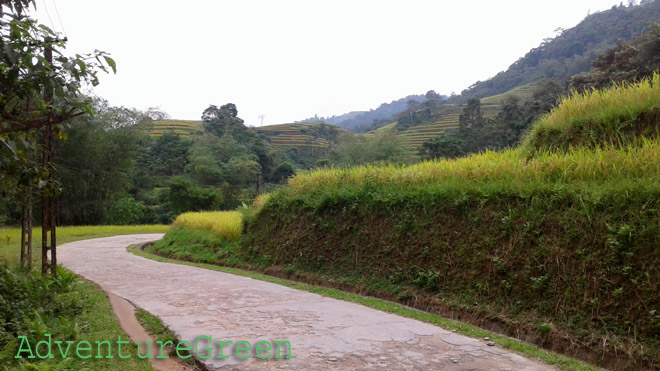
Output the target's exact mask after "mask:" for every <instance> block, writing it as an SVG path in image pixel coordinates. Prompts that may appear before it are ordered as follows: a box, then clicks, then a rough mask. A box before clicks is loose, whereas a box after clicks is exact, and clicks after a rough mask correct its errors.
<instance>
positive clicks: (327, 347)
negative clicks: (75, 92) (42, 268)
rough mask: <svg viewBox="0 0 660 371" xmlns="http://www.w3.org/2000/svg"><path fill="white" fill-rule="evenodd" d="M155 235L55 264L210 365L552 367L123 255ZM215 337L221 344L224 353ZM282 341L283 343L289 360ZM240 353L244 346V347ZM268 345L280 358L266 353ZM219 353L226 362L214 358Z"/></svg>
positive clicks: (326, 302)
mask: <svg viewBox="0 0 660 371" xmlns="http://www.w3.org/2000/svg"><path fill="white" fill-rule="evenodd" d="M161 237H162V235H161V234H144V235H130V236H117V237H108V238H100V239H94V240H86V241H79V242H74V243H69V244H65V245H62V246H60V247H59V248H58V258H59V261H60V262H61V263H62V264H63V265H64V266H65V267H67V268H68V269H71V270H73V271H74V272H76V273H78V274H79V275H81V276H83V277H85V278H87V279H89V280H91V281H94V282H96V283H98V284H99V285H100V286H101V287H102V288H103V289H104V290H106V291H107V292H109V293H112V294H115V295H117V296H120V297H123V298H125V299H126V300H128V301H130V302H132V303H133V304H134V305H136V306H137V307H140V308H143V309H145V310H147V311H149V312H151V313H152V314H154V315H156V316H158V317H159V318H160V319H161V320H162V321H163V322H164V323H165V324H166V325H167V326H169V328H170V329H171V330H172V331H174V332H175V333H176V334H177V335H178V336H179V338H180V339H182V340H188V341H190V342H191V343H192V344H193V346H194V342H195V341H196V340H198V339H199V340H200V342H199V344H198V349H199V350H200V355H201V356H202V357H204V356H205V355H206V354H208V353H207V352H206V351H205V350H203V348H207V347H210V345H209V344H208V343H207V341H208V338H200V336H203V335H206V336H210V337H211V339H212V341H213V342H214V344H215V347H214V348H213V351H212V353H211V354H210V355H211V356H212V357H211V358H209V359H201V361H202V362H203V363H204V364H205V365H206V366H207V367H208V368H209V369H216V368H222V369H230V370H231V369H251V370H289V369H299V370H328V369H351V370H382V369H389V370H401V369H405V370H417V369H419V370H435V369H443V370H445V369H446V370H550V369H554V368H552V367H550V366H548V365H545V364H543V363H541V362H540V361H536V360H530V359H527V358H524V357H522V356H520V355H518V354H515V353H512V352H510V351H508V350H504V349H502V348H500V347H499V346H488V345H487V344H486V341H484V340H481V339H473V338H469V337H466V336H462V335H458V334H456V333H453V332H451V331H447V330H444V329H442V328H440V327H437V326H433V325H430V324H427V323H424V322H420V321H416V320H413V319H409V318H404V317H399V316H396V315H393V314H389V313H384V312H381V311H378V310H375V309H371V308H367V307H364V306H361V305H358V304H354V303H349V302H344V301H341V300H335V299H330V298H326V297H323V296H320V295H316V294H312V293H309V292H305V291H299V290H295V289H291V288H288V287H284V286H280V285H276V284H272V283H268V282H263V281H258V280H254V279H251V278H246V277H241V276H235V275H232V274H227V273H222V272H216V271H211V270H207V269H202V268H196V267H190V266H185V265H179V264H169V263H159V262H156V261H153V260H149V259H145V258H141V257H138V256H135V255H133V254H131V253H129V252H127V251H126V247H127V246H129V245H132V244H137V243H143V242H147V241H153V240H157V239H160V238H161ZM109 340H110V339H109ZM241 340H245V341H248V342H249V344H250V345H251V348H252V349H251V350H240V349H239V350H238V354H240V355H242V356H244V357H247V356H250V355H251V358H247V359H241V358H239V357H238V356H237V349H236V348H237V343H238V342H239V341H241ZM216 341H222V342H223V343H224V346H223V349H222V352H221V351H220V345H219V344H217V343H215V342H216ZM227 341H232V344H229V343H226V342H227ZM260 341H264V342H262V343H259V342H260ZM277 341H280V343H276V342H277ZM284 341H289V342H290V344H291V350H290V354H287V350H288V345H287V343H285V342H284ZM269 346H270V347H271V349H270V351H269V350H268V347H269ZM238 347H239V348H247V347H248V343H242V344H239V345H238ZM256 348H260V350H259V351H258V352H257V349H256ZM276 348H279V349H280V350H281V353H280V356H281V357H282V358H277V359H276V358H275V357H274V356H276V351H275V349H276ZM220 355H224V356H228V358H217V357H218V356H220ZM257 355H259V356H261V357H266V356H268V355H270V356H271V357H270V358H269V359H262V358H260V357H257ZM287 355H291V356H293V358H286V356H287Z"/></svg>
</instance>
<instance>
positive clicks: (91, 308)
mask: <svg viewBox="0 0 660 371" xmlns="http://www.w3.org/2000/svg"><path fill="white" fill-rule="evenodd" d="M0 270H2V272H0V285H3V286H4V287H3V288H2V292H3V295H2V298H3V300H2V304H0V306H1V307H2V315H1V316H0V317H2V319H3V321H2V323H1V324H0V345H1V348H2V351H0V369H2V370H50V369H52V370H152V367H151V365H150V363H149V362H148V361H147V360H141V359H139V358H137V357H136V356H133V357H131V358H128V359H119V358H118V357H117V355H116V352H115V354H114V355H115V358H113V359H105V358H102V359H96V358H90V359H81V358H78V357H76V356H75V354H73V355H72V354H69V355H68V357H67V358H65V359H62V358H61V356H56V358H54V359H46V360H30V359H20V360H18V359H15V358H14V356H15V355H16V354H17V351H18V349H19V346H20V343H19V340H18V338H17V337H18V336H19V335H23V336H27V337H28V339H29V341H30V343H31V348H32V349H34V347H35V345H36V343H37V342H38V341H41V340H45V337H44V335H45V334H50V335H51V336H52V340H53V341H56V340H61V341H69V340H72V341H74V342H77V341H82V340H86V341H89V342H91V344H94V341H97V340H99V341H103V340H109V341H111V342H114V341H116V340H117V339H119V336H121V337H122V340H128V339H129V338H128V336H127V335H126V333H124V332H123V330H122V329H121V327H120V326H119V322H118V321H117V318H116V317H115V315H114V313H113V311H112V308H111V306H110V302H109V301H108V298H107V297H106V296H105V294H104V293H103V291H101V289H100V288H99V287H98V286H97V285H96V284H94V283H92V282H89V281H86V280H83V279H77V278H76V277H75V275H74V274H73V273H71V272H68V271H65V270H63V269H60V270H59V274H58V276H59V278H58V279H57V280H54V279H52V278H46V279H42V278H41V277H38V276H37V275H36V274H28V273H26V272H22V271H19V270H17V269H16V268H8V267H7V266H0ZM126 347H127V346H126V345H125V346H124V347H123V349H122V352H123V353H124V354H129V353H128V352H130V354H136V351H137V350H136V348H135V345H128V349H127V348H126ZM115 350H116V349H115ZM52 351H53V352H54V353H53V354H54V355H58V353H57V348H55V347H54V348H53V349H52ZM42 354H43V350H42ZM24 355H25V356H27V355H26V354H24Z"/></svg>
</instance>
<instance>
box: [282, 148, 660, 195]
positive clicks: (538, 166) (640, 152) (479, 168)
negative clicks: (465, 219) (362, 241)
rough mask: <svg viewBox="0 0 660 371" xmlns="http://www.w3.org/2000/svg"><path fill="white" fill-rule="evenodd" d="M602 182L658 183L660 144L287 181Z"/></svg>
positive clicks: (313, 185) (320, 184) (292, 185)
mask: <svg viewBox="0 0 660 371" xmlns="http://www.w3.org/2000/svg"><path fill="white" fill-rule="evenodd" d="M608 179H619V180H623V179H630V180H642V179H644V180H652V181H653V180H656V181H657V180H660V141H658V140H651V139H644V140H642V142H641V143H640V144H639V145H628V146H625V147H615V146H603V147H600V148H593V149H589V148H583V147H579V148H573V149H571V150H569V151H566V152H557V151H550V150H546V151H541V152H539V153H538V154H537V155H536V156H535V157H534V158H527V157H526V156H525V155H524V154H523V151H522V150H521V149H509V150H504V151H500V152H494V151H487V152H484V153H481V154H476V155H472V156H468V157H465V158H459V159H455V160H435V161H425V162H422V163H419V164H415V165H411V166H397V165H363V166H357V167H351V168H329V169H316V170H311V171H307V172H302V173H299V174H296V175H295V176H294V177H292V178H291V179H290V180H289V189H290V190H292V191H294V192H318V191H319V190H323V189H327V188H332V187H343V186H347V185H351V184H359V185H381V186H382V185H391V186H400V187H406V186H415V185H428V184H432V183H438V182H448V181H457V182H465V183H468V182H469V183H475V182H490V181H498V180H506V181H510V182H515V183H520V184H524V183H529V182H534V181H546V182H591V181H593V182H600V181H607V180H608Z"/></svg>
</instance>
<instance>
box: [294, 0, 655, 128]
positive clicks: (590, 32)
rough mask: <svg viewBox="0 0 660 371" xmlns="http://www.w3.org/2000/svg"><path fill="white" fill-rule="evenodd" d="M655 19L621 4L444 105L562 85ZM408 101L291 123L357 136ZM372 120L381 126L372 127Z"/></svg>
mask: <svg viewBox="0 0 660 371" xmlns="http://www.w3.org/2000/svg"><path fill="white" fill-rule="evenodd" d="M626 3H629V2H626ZM658 20H660V0H643V1H641V3H640V4H639V5H633V6H630V5H623V3H622V5H617V6H614V7H612V8H611V9H609V10H605V11H602V12H597V13H594V14H591V15H588V16H587V17H586V18H585V19H584V20H582V22H580V23H579V24H578V25H576V26H575V27H572V28H569V29H566V30H563V31H562V32H561V33H560V34H558V35H557V36H555V37H554V38H548V39H546V40H544V41H543V42H542V43H541V45H539V46H538V47H536V48H534V49H532V50H530V51H529V52H528V53H527V54H526V55H525V56H524V57H522V58H520V59H518V61H516V62H515V63H513V64H512V65H511V66H510V67H509V68H508V69H507V70H506V71H503V72H500V73H498V74H497V75H495V76H494V77H492V78H490V79H488V80H486V81H478V82H476V83H474V84H473V85H472V86H470V87H468V88H467V89H465V90H463V91H462V92H461V95H458V96H453V97H451V98H449V103H453V104H463V103H465V102H466V101H467V100H468V99H469V98H471V97H477V98H484V97H489V96H494V95H498V94H502V93H505V92H507V91H509V90H511V89H514V88H516V87H519V86H523V85H526V84H529V83H532V82H535V81H538V80H540V79H543V78H547V79H552V80H557V81H558V82H560V83H565V82H566V81H567V80H568V79H569V78H570V77H572V76H574V75H576V74H579V73H582V72H587V71H589V69H590V68H591V62H592V61H593V60H594V59H595V58H596V56H597V55H598V54H599V53H601V52H603V51H604V50H605V49H607V48H610V47H613V46H616V44H617V43H618V42H619V41H629V40H631V39H632V38H633V37H634V36H639V35H641V34H642V33H644V31H646V30H647V28H648V26H649V25H650V24H651V23H653V22H657V21H658ZM442 98H444V97H442ZM409 100H414V101H417V102H424V101H425V100H426V96H424V95H410V96H407V97H405V98H401V99H399V100H395V101H392V102H391V103H383V104H381V105H380V106H379V107H378V108H377V109H372V110H370V111H363V112H360V111H357V112H355V111H354V112H350V113H346V114H343V115H339V116H332V117H327V118H324V117H312V118H309V119H305V120H301V121H297V122H314V121H325V122H328V123H331V124H334V125H337V126H340V127H342V128H344V129H348V130H353V131H358V132H359V131H363V130H364V129H373V128H376V127H379V126H383V125H386V124H388V123H389V122H391V121H392V120H390V119H391V118H392V117H393V116H394V115H397V114H399V113H401V112H403V111H405V110H406V109H408V108H409V107H408V101H409ZM375 121H382V122H380V123H379V124H377V125H374V126H372V124H373V123H374V122H375ZM385 121H387V122H385Z"/></svg>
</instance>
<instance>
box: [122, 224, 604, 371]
mask: <svg viewBox="0 0 660 371" xmlns="http://www.w3.org/2000/svg"><path fill="white" fill-rule="evenodd" d="M170 233H171V232H170ZM177 234H178V243H177V244H179V245H180V246H179V247H180V248H186V245H187V243H188V242H190V241H191V240H198V238H199V234H198V231H192V230H184V229H180V230H178V232H177ZM182 235H187V238H184V237H183V236H182ZM195 235H197V236H195ZM166 238H167V236H166ZM186 240H187V242H186ZM207 241H208V240H207ZM208 242H209V243H208V244H207V245H206V246H205V249H206V250H209V249H210V250H215V249H216V248H217V245H216V244H214V243H213V242H212V240H211V241H208ZM202 249H204V247H202V246H200V247H199V250H198V251H197V252H196V254H198V255H194V256H190V257H188V258H185V259H187V260H205V257H204V254H203V253H202V252H201V251H200V250H202ZM129 251H130V252H132V253H133V254H135V255H138V256H142V257H145V258H148V259H152V260H156V261H160V262H167V263H176V264H182V265H188V266H193V267H199V268H205V269H210V270H215V271H219V272H225V273H230V274H235V275H239V276H244V277H250V278H253V279H258V280H261V281H266V282H271V283H275V284H278V285H282V286H287V287H291V288H294V289H297V290H304V291H308V292H312V293H315V294H319V295H323V296H326V297H329V298H333V299H339V300H344V301H348V302H352V303H357V304H361V305H364V306H366V307H370V308H374V309H377V310H381V311H383V312H388V313H393V314H396V315H400V316H403V317H407V318H413V319H417V320H420V321H423V322H427V323H431V324H434V325H436V326H440V327H443V328H445V329H448V330H455V331H456V332H457V333H460V334H463V335H467V336H471V337H476V338H483V337H486V336H487V337H490V338H491V340H492V341H494V342H495V343H497V344H499V345H501V346H502V347H504V348H508V349H511V350H514V351H517V352H520V353H522V354H524V355H527V356H529V357H534V358H538V359H541V360H543V361H544V362H546V363H548V364H551V365H555V366H557V367H559V368H560V369H563V370H596V369H597V368H595V367H593V366H590V365H587V364H585V363H582V362H580V361H578V360H575V359H571V358H568V357H564V356H561V355H558V354H555V353H552V352H548V351H546V350H543V349H541V348H539V347H536V346H534V345H532V344H529V343H525V342H521V341H517V340H515V339H511V338H509V337H505V336H501V335H499V334H495V333H492V332H489V331H485V330H482V329H480V328H478V327H475V326H472V325H469V324H466V323H461V322H456V321H452V320H449V319H446V318H443V317H440V316H438V315H435V314H432V313H428V312H423V311H419V310H415V309H412V308H409V307H406V306H402V305H400V304H397V303H393V302H389V301H385V300H380V299H377V298H372V297H365V296H361V295H357V294H353V293H348V292H344V291H340V290H336V289H332V288H328V287H323V286H316V285H309V284H306V283H301V282H295V281H290V280H286V279H282V278H277V277H273V276H269V275H265V274H261V273H256V272H252V271H247V270H243V269H237V268H231V267H226V266H219V265H213V264H205V263H199V262H191V261H182V260H180V259H171V258H167V257H163V256H160V255H157V254H155V253H153V252H149V251H154V250H153V249H151V250H148V251H141V250H139V249H138V248H137V247H135V246H133V247H131V248H129ZM157 251H158V253H159V254H160V253H162V252H161V251H160V250H158V249H157ZM189 251H190V250H189ZM217 262H220V260H218V261H217ZM234 263H235V264H238V262H237V261H235V262H234ZM242 264H245V263H242Z"/></svg>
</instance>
